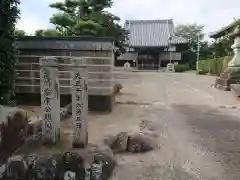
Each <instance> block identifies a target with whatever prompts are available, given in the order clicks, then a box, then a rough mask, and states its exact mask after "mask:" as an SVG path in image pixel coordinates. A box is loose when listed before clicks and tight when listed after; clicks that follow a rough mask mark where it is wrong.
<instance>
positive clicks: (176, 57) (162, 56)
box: [159, 52, 182, 61]
mask: <svg viewBox="0 0 240 180" xmlns="http://www.w3.org/2000/svg"><path fill="white" fill-rule="evenodd" d="M171 59H172V60H173V61H181V60H182V53H181V52H172V53H171ZM159 60H162V61H169V60H170V52H160V53H159Z"/></svg>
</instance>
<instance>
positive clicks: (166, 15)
mask: <svg viewBox="0 0 240 180" xmlns="http://www.w3.org/2000/svg"><path fill="white" fill-rule="evenodd" d="M58 1H59V0H58ZM60 1H61V0H60ZM51 2H56V0H21V5H20V10H21V19H20V20H19V21H18V25H17V28H18V29H22V30H25V31H26V32H27V33H28V34H33V33H34V32H35V30H37V29H46V28H51V27H53V25H51V23H50V22H49V19H50V17H51V16H52V14H53V13H56V11H55V10H54V9H52V8H50V7H49V6H48V5H49V4H50V3H51ZM109 11H110V12H111V13H114V14H115V15H117V16H119V17H120V18H121V22H120V23H121V24H124V22H125V20H155V19H173V21H174V23H175V25H178V24H187V23H197V24H201V25H204V27H205V28H204V32H205V33H206V35H208V34H209V33H210V32H214V31H216V30H219V29H221V28H222V27H223V26H226V25H228V24H230V23H231V22H233V20H234V18H240V0H114V5H113V7H112V8H111V9H109Z"/></svg>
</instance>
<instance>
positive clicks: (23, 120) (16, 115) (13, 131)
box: [0, 108, 28, 154]
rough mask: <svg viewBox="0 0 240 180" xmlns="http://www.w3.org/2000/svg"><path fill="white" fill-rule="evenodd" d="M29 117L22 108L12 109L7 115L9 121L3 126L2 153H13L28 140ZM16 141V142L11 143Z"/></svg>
mask: <svg viewBox="0 0 240 180" xmlns="http://www.w3.org/2000/svg"><path fill="white" fill-rule="evenodd" d="M27 126H28V119H27V114H26V112H25V111H24V110H22V109H16V108H14V109H12V110H11V112H10V113H9V114H8V116H7V123H4V124H2V126H1V147H0V150H1V153H6V152H7V154H11V153H12V152H14V151H15V150H17V149H18V148H20V147H21V146H22V145H23V144H24V142H25V141H26V134H27ZM9 142H14V143H9Z"/></svg>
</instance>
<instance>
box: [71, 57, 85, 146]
mask: <svg viewBox="0 0 240 180" xmlns="http://www.w3.org/2000/svg"><path fill="white" fill-rule="evenodd" d="M72 64H73V69H72V117H73V121H74V136H73V148H84V147H86V146H87V144H88V130H87V126H88V122H87V114H88V97H87V96H88V93H87V89H88V87H87V68H86V59H80V58H74V59H72Z"/></svg>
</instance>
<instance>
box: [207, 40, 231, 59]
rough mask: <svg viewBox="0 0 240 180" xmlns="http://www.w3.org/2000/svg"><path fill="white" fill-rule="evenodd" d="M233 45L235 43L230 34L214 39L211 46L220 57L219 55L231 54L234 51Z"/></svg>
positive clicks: (215, 54)
mask: <svg viewBox="0 0 240 180" xmlns="http://www.w3.org/2000/svg"><path fill="white" fill-rule="evenodd" d="M232 45H233V39H232V38H230V37H229V36H225V37H222V38H220V39H217V40H216V41H214V42H213V44H211V46H210V47H211V49H212V51H213V52H214V56H215V57H216V58H218V57H224V56H228V55H231V54H232V52H233V50H232V48H231V46H232Z"/></svg>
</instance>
